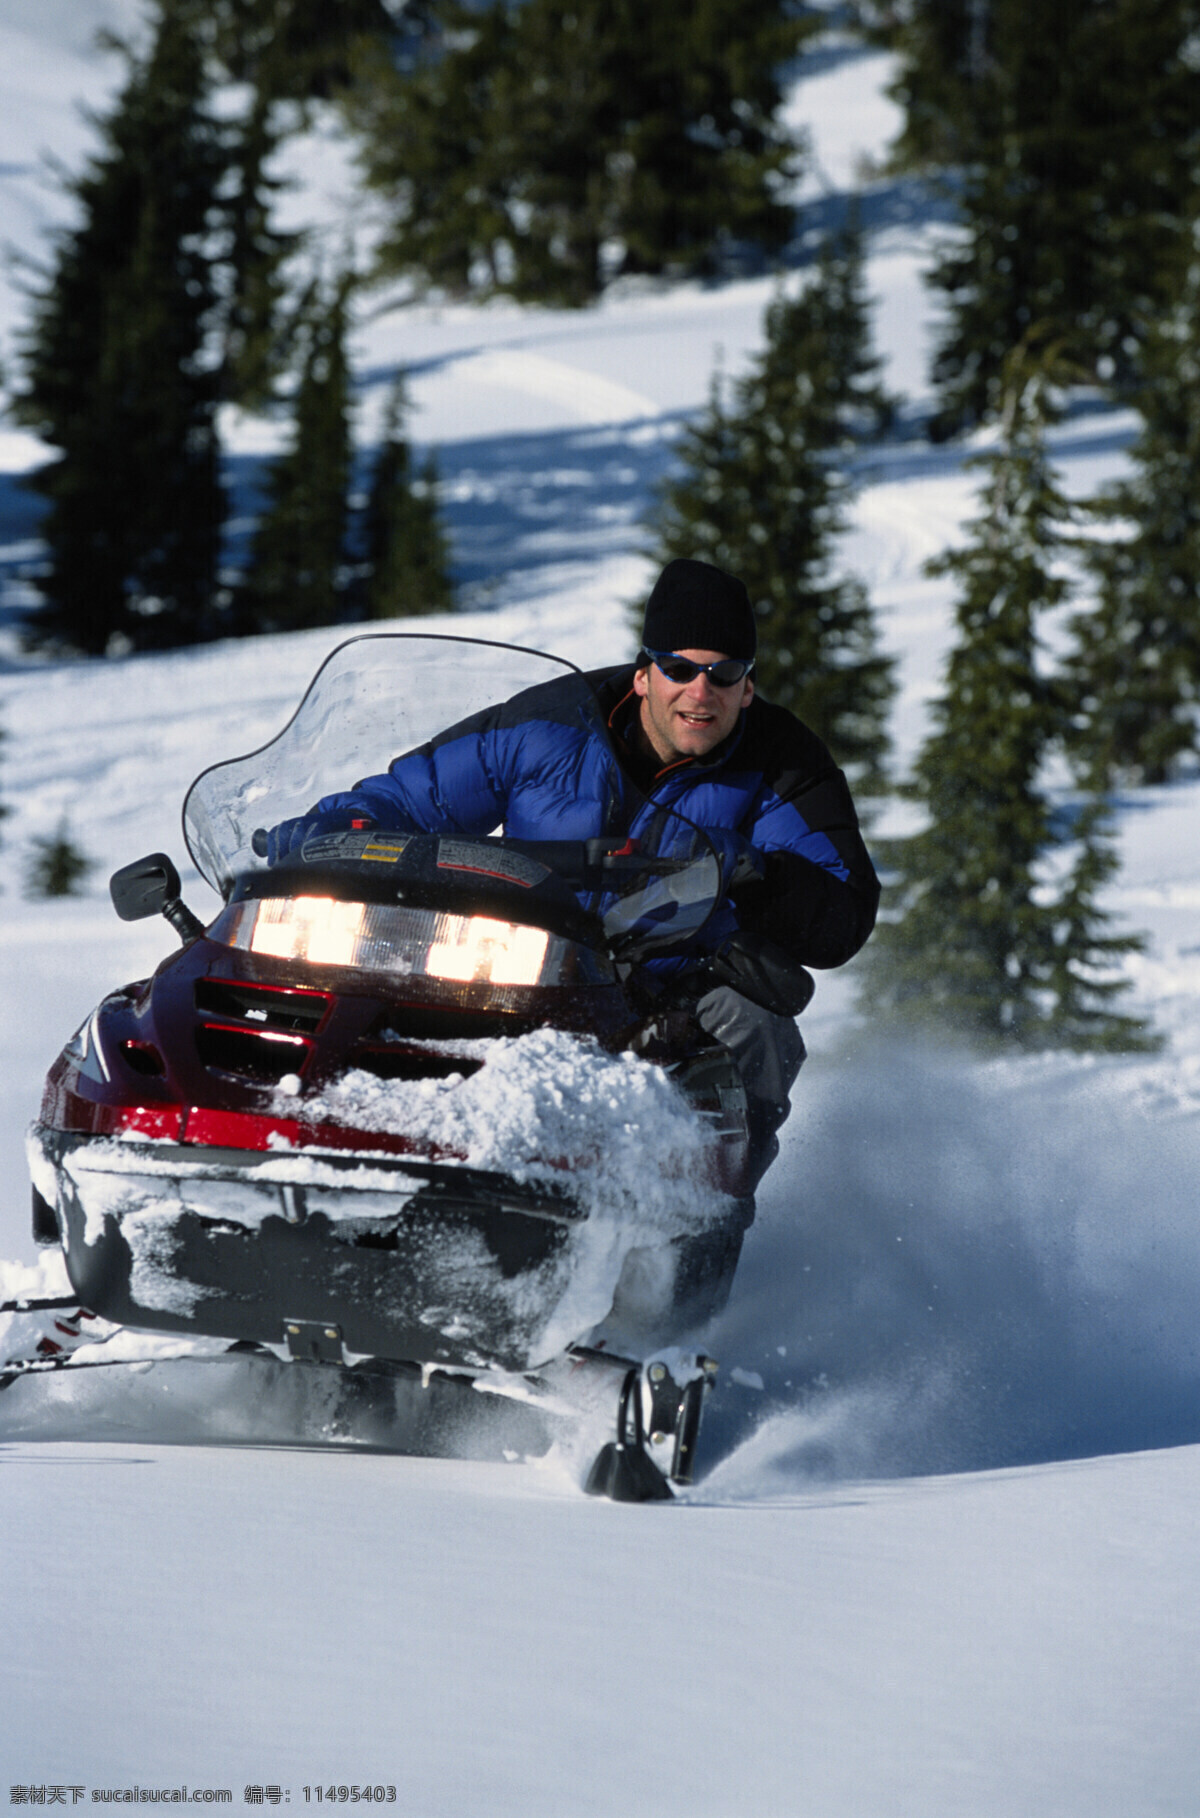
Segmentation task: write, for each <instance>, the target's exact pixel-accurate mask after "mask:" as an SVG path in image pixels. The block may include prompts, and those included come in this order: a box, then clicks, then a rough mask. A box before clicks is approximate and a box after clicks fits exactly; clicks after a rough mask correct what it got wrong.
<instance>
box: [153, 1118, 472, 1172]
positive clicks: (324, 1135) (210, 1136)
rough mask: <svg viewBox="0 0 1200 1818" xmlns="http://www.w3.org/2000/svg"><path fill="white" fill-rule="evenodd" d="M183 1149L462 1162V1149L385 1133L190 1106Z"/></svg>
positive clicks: (183, 1135)
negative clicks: (330, 1152)
mask: <svg viewBox="0 0 1200 1818" xmlns="http://www.w3.org/2000/svg"><path fill="white" fill-rule="evenodd" d="M180 1140H181V1141H182V1142H185V1143H198V1144H203V1145H204V1146H205V1147H211V1148H217V1149H253V1150H266V1149H276V1148H278V1149H284V1148H290V1149H354V1150H359V1151H361V1152H362V1153H364V1154H368V1155H369V1154H372V1153H374V1154H376V1155H419V1156H421V1157H422V1158H423V1159H424V1160H427V1161H465V1160H466V1159H467V1158H466V1153H465V1151H463V1150H461V1149H445V1148H442V1147H441V1145H440V1144H438V1143H420V1142H415V1141H414V1140H413V1138H412V1137H410V1136H401V1135H398V1134H396V1133H394V1132H392V1131H387V1130H349V1129H347V1128H346V1126H345V1125H344V1124H305V1123H301V1121H300V1119H299V1118H296V1117H271V1116H268V1115H265V1114H263V1113H261V1112H258V1111H222V1110H219V1109H217V1108H216V1107H214V1106H212V1105H191V1106H189V1107H188V1110H187V1114H186V1116H185V1119H184V1126H183V1134H182V1136H181V1138H180Z"/></svg>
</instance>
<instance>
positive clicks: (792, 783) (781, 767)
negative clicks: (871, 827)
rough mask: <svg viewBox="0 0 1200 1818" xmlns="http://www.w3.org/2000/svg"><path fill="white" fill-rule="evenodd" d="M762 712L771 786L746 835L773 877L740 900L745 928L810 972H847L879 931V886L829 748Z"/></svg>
mask: <svg viewBox="0 0 1200 1818" xmlns="http://www.w3.org/2000/svg"><path fill="white" fill-rule="evenodd" d="M763 713H764V718H763V721H760V723H759V725H758V726H756V727H755V729H754V731H755V743H756V744H758V745H760V746H761V745H763V744H764V743H765V744H766V745H767V751H766V754H765V756H766V761H765V762H764V766H763V768H764V774H765V778H766V780H765V781H764V786H763V790H762V794H761V795H760V798H759V801H758V804H757V805H756V810H755V818H754V822H753V825H752V826H751V827H749V828H747V832H748V833H749V837H750V838H751V839H752V841H753V842H754V844H755V845H756V846H757V847H759V848H760V850H762V851H763V853H764V854H765V876H764V879H763V881H762V883H761V884H758V885H750V886H749V887H748V888H747V889H745V890H744V891H741V892H739V893H738V894H737V898H736V901H737V909H738V919H739V921H740V922H741V924H742V926H743V927H744V928H746V929H747V930H748V931H750V932H752V933H756V934H761V935H764V936H765V937H766V938H767V939H768V940H771V941H774V942H775V943H776V944H777V945H778V946H780V947H782V948H783V949H784V950H785V952H787V953H788V954H790V955H791V957H792V958H793V959H796V960H799V962H800V963H801V965H804V966H816V967H818V968H827V967H830V966H841V965H844V964H845V962H846V961H847V960H848V959H851V958H852V957H853V956H854V954H856V953H857V952H858V950H859V948H860V947H861V946H862V945H863V944H864V942H865V941H866V939H867V937H868V935H869V934H870V932H871V930H872V928H873V927H874V926H875V916H876V911H877V909H878V907H879V879H878V878H877V877H876V875H875V869H874V866H873V865H872V864H871V860H870V857H869V856H868V853H867V849H866V846H865V845H864V844H863V839H862V835H861V833H860V832H859V827H858V816H857V814H856V813H855V809H854V802H853V800H852V798H851V795H850V788H849V785H848V783H847V782H846V778H845V776H844V775H843V774H842V772H841V771H840V770H839V769H838V767H837V765H836V764H835V763H834V762H833V759H832V758H831V757H830V755H829V752H828V750H827V749H826V747H825V746H824V745H823V744H822V742H821V740H820V739H818V738H817V736H816V734H815V733H812V732H810V731H809V730H808V728H807V727H805V726H802V725H801V724H800V722H799V721H798V720H796V719H795V718H794V717H793V715H791V714H790V713H786V712H785V711H784V710H783V709H781V708H777V707H771V708H765V707H764V710H763ZM764 722H765V723H764ZM748 755H749V754H748Z"/></svg>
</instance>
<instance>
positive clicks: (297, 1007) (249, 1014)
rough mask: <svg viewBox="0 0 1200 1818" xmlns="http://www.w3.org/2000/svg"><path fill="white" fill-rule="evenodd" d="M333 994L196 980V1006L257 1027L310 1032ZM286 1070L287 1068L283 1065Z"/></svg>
mask: <svg viewBox="0 0 1200 1818" xmlns="http://www.w3.org/2000/svg"><path fill="white" fill-rule="evenodd" d="M332 1002H333V998H332V996H331V995H330V994H329V993H328V992H327V991H298V990H297V991H289V990H279V989H278V988H275V987H271V986H267V985H247V984H243V983H242V982H241V981H240V980H235V979H224V978H201V979H197V981H196V1008H197V1010H200V1011H202V1012H204V1013H205V1014H207V1015H209V1016H219V1017H220V1018H221V1019H222V1021H223V1022H226V1023H229V1022H233V1021H235V1020H236V1021H237V1022H246V1023H249V1024H251V1025H252V1026H253V1027H255V1028H258V1029H282V1030H286V1031H288V1032H289V1033H295V1034H302V1035H311V1034H315V1032H316V1031H317V1030H318V1029H319V1028H320V1026H321V1024H322V1022H323V1021H324V1020H325V1017H326V1015H327V1014H328V1011H329V1006H330V1005H331V1004H332ZM285 1071H286V1069H285Z"/></svg>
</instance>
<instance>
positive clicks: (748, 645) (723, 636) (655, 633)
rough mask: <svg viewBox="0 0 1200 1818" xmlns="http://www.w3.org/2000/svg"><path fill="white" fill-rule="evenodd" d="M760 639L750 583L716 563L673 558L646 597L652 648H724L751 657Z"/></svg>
mask: <svg viewBox="0 0 1200 1818" xmlns="http://www.w3.org/2000/svg"><path fill="white" fill-rule="evenodd" d="M757 642H758V633H757V628H756V626H755V623H754V609H753V607H752V606H751V604H750V595H749V594H748V593H747V592H746V589H745V586H744V585H743V583H742V582H741V581H739V580H737V579H736V578H735V577H734V576H733V575H731V574H726V573H725V571H724V569H721V568H714V567H713V565H712V563H711V562H693V561H690V560H689V559H688V558H687V557H684V556H681V557H680V558H679V560H678V561H675V562H668V563H667V565H666V567H665V568H664V569H663V571H662V573H661V574H660V575H659V577H658V579H657V581H655V583H654V588H653V591H652V592H651V595H650V598H649V599H648V600H647V601H646V622H645V625H644V627H643V629H642V644H643V646H644V647H645V649H647V650H719V651H720V653H721V655H722V656H731V657H747V658H748V657H752V656H753V655H754V651H755V648H756V646H757Z"/></svg>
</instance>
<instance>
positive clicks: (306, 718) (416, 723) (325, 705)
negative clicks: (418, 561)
mask: <svg viewBox="0 0 1200 1818" xmlns="http://www.w3.org/2000/svg"><path fill="white" fill-rule="evenodd" d="M555 679H558V680H560V681H562V682H563V683H564V684H565V686H566V688H567V689H568V690H570V689H571V688H572V687H573V688H574V689H575V691H576V693H577V707H578V713H579V716H580V719H581V721H582V722H583V723H584V724H585V725H587V726H588V727H589V729H590V730H591V731H592V732H593V734H594V736H595V737H596V738H597V739H599V740H602V741H607V739H608V729H607V727H606V726H605V724H604V722H603V719H602V716H601V713H600V708H599V704H598V702H597V700H596V697H595V695H594V694H593V692H592V689H591V687H590V686H589V684H588V682H587V679H586V678H585V677H584V675H583V674H582V673H581V672H580V671H579V670H578V669H576V668H575V667H574V665H573V664H571V663H568V662H566V661H565V660H563V659H562V658H559V657H552V656H546V655H544V654H543V653H541V652H538V651H533V650H523V649H520V648H519V647H517V646H515V645H508V644H493V643H487V642H485V641H483V640H481V639H475V638H457V637H441V636H432V635H430V634H428V633H407V632H396V633H380V634H374V635H366V636H362V637H355V638H351V639H349V640H348V641H347V642H346V643H344V644H341V645H339V647H338V648H337V649H336V650H335V651H333V652H332V654H331V655H330V656H329V657H327V658H326V660H325V662H324V663H323V664H322V665H321V668H320V669H319V670H318V671H317V674H316V675H315V676H314V678H313V680H312V682H311V683H310V684H309V687H308V690H307V692H306V693H305V695H304V698H303V700H302V701H301V703H300V705H299V707H298V708H297V709H296V712H295V713H294V714H293V716H292V718H291V719H290V720H289V722H288V724H287V725H286V726H285V727H284V729H283V731H282V732H281V733H280V734H279V736H278V737H277V738H275V739H273V740H272V741H271V742H270V743H269V744H267V745H264V746H262V747H261V748H260V749H259V750H258V751H254V752H251V753H249V754H248V755H246V756H245V757H238V758H233V759H231V760H229V761H227V762H224V763H220V764H214V765H213V766H212V767H211V768H210V769H208V770H205V771H203V772H202V773H201V775H200V776H199V777H198V778H197V779H196V781H195V782H194V783H193V784H192V787H191V789H190V790H189V791H188V795H187V798H186V800H185V802H184V809H183V826H184V837H185V839H186V841H187V846H188V851H189V852H190V853H191V855H192V858H193V860H194V861H195V864H196V866H197V868H198V869H199V871H200V873H201V875H202V876H203V877H205V878H206V879H207V880H208V882H209V883H210V884H212V885H213V887H214V888H215V889H216V890H218V891H220V892H221V893H222V894H223V895H224V894H227V892H228V889H229V886H230V884H231V882H232V880H233V879H234V878H236V877H240V876H244V875H245V874H246V873H248V872H254V871H262V870H263V869H265V866H266V861H265V860H264V859H263V858H261V857H259V856H257V855H256V853H255V852H254V849H253V845H252V840H253V835H254V833H255V831H256V829H258V828H269V827H271V826H274V825H276V824H277V823H278V822H280V821H282V820H285V819H288V818H290V817H292V816H297V815H303V814H305V813H307V811H308V810H309V809H311V808H312V806H313V804H314V803H315V802H316V801H317V800H318V798H319V797H321V796H322V795H325V794H328V793H331V792H333V791H335V790H341V789H347V788H351V787H353V785H354V784H355V783H356V782H358V781H359V779H360V778H363V777H366V776H371V775H375V774H377V773H379V772H382V771H385V770H386V769H387V768H388V766H389V764H391V762H392V761H393V759H395V758H397V757H398V756H400V755H402V754H403V753H405V752H408V751H412V750H414V749H415V748H416V747H417V746H420V745H423V744H424V743H426V741H427V740H429V739H431V738H433V737H435V736H436V735H437V734H438V733H440V732H444V731H445V730H447V728H449V727H451V726H455V725H458V724H459V723H460V722H461V721H463V720H465V719H467V718H469V717H470V716H471V715H472V714H475V713H478V712H481V711H483V710H484V709H485V708H488V707H492V706H495V705H498V704H499V703H500V702H503V701H506V700H508V699H510V698H511V697H512V696H513V695H515V694H518V693H520V692H521V691H523V690H525V689H528V688H532V687H536V686H537V685H538V684H539V683H543V682H549V681H552V680H555ZM627 795H628V800H629V811H628V816H627V825H626V826H625V827H623V828H622V829H621V831H622V832H623V833H625V832H629V831H630V830H631V829H632V828H633V826H634V823H635V822H636V823H637V824H638V828H639V832H638V835H637V837H636V838H635V840H634V843H633V846H632V849H631V850H630V851H629V852H628V853H626V854H625V855H624V856H620V855H616V856H614V857H612V858H609V859H608V860H607V861H606V862H604V864H603V866H602V870H601V872H600V874H599V875H598V876H597V877H596V879H595V887H594V888H593V889H591V890H590V891H588V892H587V893H586V896H587V899H588V900H587V905H586V906H587V907H589V908H591V909H593V910H595V911H596V912H597V913H598V914H599V916H600V918H601V920H602V922H603V926H604V930H605V934H606V935H607V937H608V940H609V942H610V943H611V944H612V947H613V949H614V951H616V952H618V953H619V952H621V951H622V950H629V951H632V950H634V949H636V950H637V951H639V952H652V951H657V950H662V949H665V948H667V947H670V946H673V945H678V944H679V943H681V942H684V941H687V940H688V939H690V938H693V937H694V936H695V934H697V933H698V932H699V930H700V929H701V928H702V927H703V926H704V924H705V922H706V921H707V920H708V918H709V916H710V915H711V913H712V910H713V908H714V905H715V903H716V902H717V900H718V898H719V894H720V866H719V863H718V861H717V858H716V855H715V853H714V852H713V849H712V846H711V844H710V842H709V841H708V839H707V837H706V836H705V835H704V834H703V832H701V831H700V830H699V829H698V828H696V827H694V826H693V825H692V824H691V823H690V822H689V821H687V820H686V819H685V818H684V817H683V816H681V815H679V814H677V813H674V812H671V811H668V810H662V809H660V810H654V811H651V810H649V809H647V806H646V804H645V803H643V802H642V801H641V798H639V797H638V796H637V793H636V791H635V790H634V789H633V786H632V784H628V785H627ZM431 831H433V830H431ZM451 832H452V830H451V829H449V828H448V829H446V833H447V835H450V834H451ZM494 832H495V834H497V835H501V834H502V833H503V829H502V828H497V829H495V830H494ZM582 895H583V893H581V897H582Z"/></svg>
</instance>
